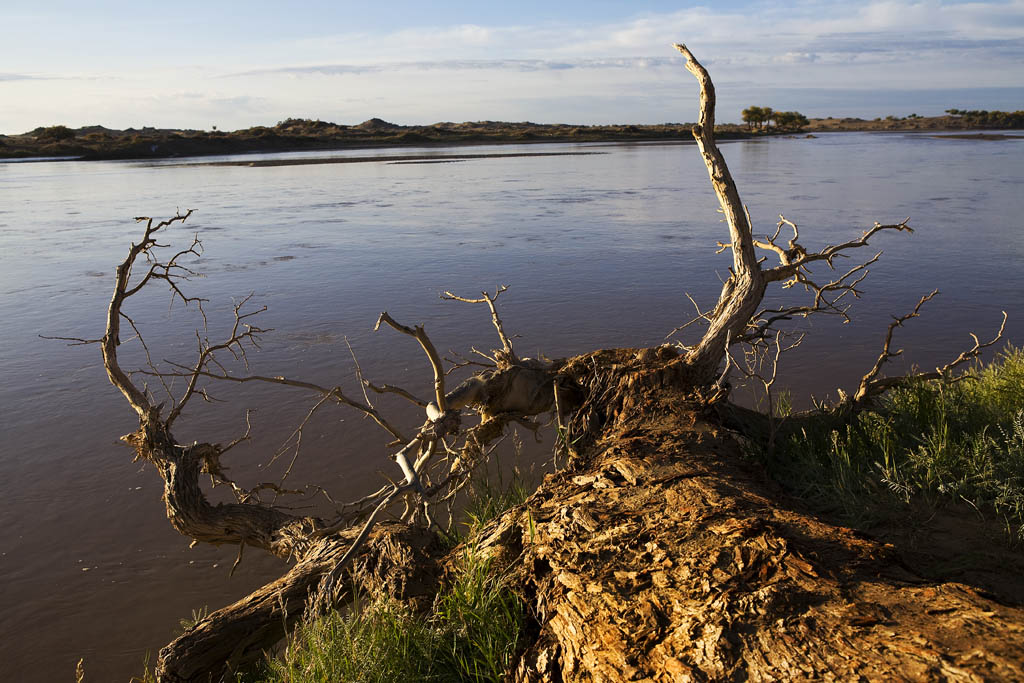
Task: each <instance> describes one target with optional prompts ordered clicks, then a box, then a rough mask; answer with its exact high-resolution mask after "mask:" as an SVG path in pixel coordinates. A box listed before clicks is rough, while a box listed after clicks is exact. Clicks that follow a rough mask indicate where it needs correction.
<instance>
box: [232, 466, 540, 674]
mask: <svg viewBox="0 0 1024 683" xmlns="http://www.w3.org/2000/svg"><path fill="white" fill-rule="evenodd" d="M528 494H529V491H528V490H527V488H526V486H525V484H524V482H523V480H522V479H521V477H520V476H519V474H518V473H514V474H513V477H512V481H511V482H510V483H508V484H504V483H503V482H502V481H501V479H500V478H498V479H497V481H496V482H495V481H494V480H491V479H490V478H488V477H487V476H486V474H484V475H482V476H481V477H480V478H478V479H477V480H476V481H475V482H474V486H473V490H472V493H471V495H470V500H469V503H468V505H467V509H466V511H465V515H466V520H467V521H466V526H467V527H468V531H467V534H466V537H467V539H468V540H467V541H466V542H465V543H464V545H463V547H462V551H461V553H462V554H461V556H460V557H459V558H458V561H457V563H456V566H455V569H454V571H453V572H452V576H450V577H449V582H448V584H447V586H445V588H444V589H443V590H442V591H441V593H440V594H439V595H438V596H437V599H436V600H435V603H434V609H433V611H432V612H431V613H430V614H429V615H427V616H420V615H416V614H413V613H412V612H411V611H410V610H409V609H407V608H406V607H404V606H402V605H401V604H399V603H397V602H395V601H393V600H391V599H390V598H387V597H378V598H374V599H372V600H369V601H362V600H357V601H356V603H355V604H354V605H353V606H352V608H351V610H350V611H349V612H348V613H340V612H334V613H331V614H329V615H327V616H325V617H322V618H320V619H317V620H315V621H313V622H310V623H304V624H301V625H300V626H299V627H298V629H296V631H295V633H294V634H293V635H292V636H291V637H290V638H289V640H288V644H287V647H286V648H285V651H284V653H283V654H282V655H281V656H280V657H279V658H276V659H271V660H269V661H268V662H267V663H266V672H265V673H264V674H263V675H261V676H258V677H255V678H253V679H250V680H259V681H261V683H328V682H332V683H333V682H335V681H359V682H360V683H374V682H378V681H379V682H381V683H384V682H390V681H427V682H431V681H436V682H438V683H456V682H471V683H488V682H494V683H498V682H500V681H501V680H502V679H503V678H504V676H505V673H506V671H507V670H508V669H509V668H510V667H511V666H512V664H513V661H514V657H515V655H516V653H517V651H518V648H519V643H520V638H521V633H522V631H523V628H524V625H525V623H526V618H527V614H526V607H525V605H524V603H523V601H522V600H521V599H520V598H519V596H518V595H517V594H516V593H515V592H513V591H512V590H511V589H510V588H509V586H508V580H507V577H506V576H504V575H503V574H502V573H501V571H499V570H498V568H497V567H495V566H493V563H492V562H491V560H490V559H489V558H487V557H486V556H484V555H483V554H482V553H480V552H479V551H478V550H477V548H476V546H475V545H474V544H473V540H472V539H473V536H474V535H475V534H476V533H477V532H478V531H479V530H480V529H481V528H482V527H483V526H484V525H485V524H486V523H487V522H488V521H490V520H491V519H494V518H495V517H497V516H498V515H500V514H501V513H502V512H504V511H505V510H507V509H508V508H511V507H513V506H514V505H517V504H519V503H521V502H522V501H524V500H525V499H526V498H527V496H528Z"/></svg>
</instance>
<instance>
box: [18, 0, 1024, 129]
mask: <svg viewBox="0 0 1024 683" xmlns="http://www.w3.org/2000/svg"><path fill="white" fill-rule="evenodd" d="M0 26H3V27H4V29H3V36H4V39H3V41H0V133H19V132H24V131H26V130H29V129H31V128H34V127H35V126H38V125H52V124H56V123H63V124H66V125H71V126H81V125H91V124H103V125H106V126H109V127H115V128H124V127H129V126H136V127H138V126H143V125H153V126H159V127H191V128H204V129H209V128H210V127H212V126H214V125H216V126H218V127H219V128H221V129H235V128H240V127H247V126H250V125H260V124H270V125H272V124H273V123H275V122H277V121H279V120H281V119H284V118H287V117H289V116H297V117H309V118H322V119H326V120H332V121H338V122H341V123H358V122H360V121H363V120H365V119H367V118H370V117H373V116H378V117H381V118H384V119H387V120H389V121H394V122H396V123H403V124H414V123H433V122H436V121H464V120H480V119H492V120H531V121H538V122H548V123H557V122H563V123H661V122H665V121H692V120H694V119H695V118H696V103H695V99H696V97H695V95H696V85H695V84H694V82H693V79H692V77H690V76H689V74H688V73H686V72H685V71H684V70H683V69H682V66H681V61H680V59H679V58H678V56H677V55H676V53H675V52H674V51H673V50H672V49H671V47H670V46H669V44H670V43H671V42H673V41H682V42H685V43H687V44H688V45H689V46H690V48H691V49H692V50H693V51H694V53H695V54H696V55H697V56H698V58H699V59H701V60H702V61H703V62H704V63H705V65H706V66H707V67H708V68H709V70H710V71H711V74H712V77H713V78H714V79H715V82H716V84H717V85H718V90H719V103H720V115H719V118H720V120H726V121H729V120H732V121H736V120H738V119H739V112H740V110H741V109H742V108H744V107H746V106H749V105H751V104H759V105H765V106H771V107H774V108H776V109H797V110H799V111H801V112H803V113H805V114H807V115H809V116H828V115H835V116H844V115H851V116H864V117H874V116H884V115H887V114H897V115H906V114H909V113H918V114H922V115H928V114H938V113H941V112H942V110H944V109H946V108H948V107H957V108H961V109H963V108H979V109H1024V0H978V1H971V2H950V1H941V0H920V1H918V0H867V1H865V2H833V1H832V0H798V1H794V2H770V1H769V2H761V1H753V2H750V1H748V2H740V1H736V0H732V1H724V2H722V1H719V2H715V3H696V2H630V3H626V2H610V1H607V0H590V1H589V2H581V1H577V0H562V1H559V2H550V1H549V2H534V1H532V0H530V1H521V2H516V3H481V2H479V0H478V1H477V2H434V3H430V2H423V1H420V2H406V1H401V2H387V1H384V2H378V3H371V2H366V0H362V1H361V2H358V3H357V2H346V1H335V2H327V1H317V2H292V3H283V2H280V0H277V1H276V2H268V1H263V0H253V1H250V2H246V3H240V2H216V1H215V0H210V1H208V2H196V1H194V0H184V1H180V2H174V3H151V2H145V0H137V1H135V2H120V1H118V2H103V1H102V0H100V1H98V2H94V3H82V2H68V1H66V0H59V1H55V2H54V1H51V2H46V1H45V0H36V2H25V1H24V0H3V1H2V2H0Z"/></svg>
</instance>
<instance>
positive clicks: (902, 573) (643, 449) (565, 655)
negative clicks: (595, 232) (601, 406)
mask: <svg viewBox="0 0 1024 683" xmlns="http://www.w3.org/2000/svg"><path fill="white" fill-rule="evenodd" d="M591 358H593V359H594V365H595V368H596V372H599V373H604V374H605V375H606V378H607V380H608V382H607V383H608V384H609V385H610V386H615V387H617V388H618V391H613V392H610V393H609V402H608V404H607V407H608V411H607V420H606V422H605V424H604V426H603V427H602V428H601V430H600V431H599V433H598V434H597V437H596V439H595V441H594V443H593V445H592V446H590V447H588V448H586V449H585V451H584V452H583V453H582V454H581V455H580V457H579V458H578V459H577V460H576V463H577V465H576V467H574V468H572V469H569V470H566V471H563V472H559V473H558V474H557V475H551V476H549V478H548V479H547V480H546V481H545V482H544V484H543V486H542V487H541V488H540V489H539V490H538V491H537V492H536V493H535V494H534V495H533V496H532V497H531V498H530V499H529V500H528V501H527V502H526V503H525V504H524V505H522V506H521V507H519V508H517V509H516V510H513V511H511V512H510V513H509V514H508V515H506V516H505V517H504V518H503V519H501V520H499V521H498V522H496V523H495V524H494V525H493V526H492V527H491V528H489V529H488V530H487V532H486V540H485V541H484V542H483V543H482V547H484V548H489V549H490V550H491V552H493V553H495V554H496V555H497V556H500V557H504V558H508V559H512V558H515V561H514V562H512V563H511V566H512V567H515V568H517V569H515V570H514V571H517V572H518V573H517V574H516V576H517V581H518V586H519V590H520V591H521V592H522V594H523V595H526V596H528V600H529V603H530V606H531V608H532V609H533V612H534V614H536V615H537V621H538V630H539V633H538V635H537V636H536V638H535V639H533V641H532V642H531V643H530V644H529V646H528V647H527V649H526V652H525V653H524V655H523V657H522V659H521V661H520V662H519V665H518V668H517V670H516V672H515V680H517V681H621V680H650V681H687V680H761V681H774V680H809V679H823V680H915V681H917V680H953V681H981V680H1022V679H1024V609H1022V608H1021V607H1019V606H1009V605H1006V604H1002V603H1000V602H999V601H998V600H996V599H993V597H992V596H990V595H987V594H986V593H985V592H984V591H981V590H978V589H976V588H972V587H971V586H968V585H963V584H957V583H936V582H933V581H928V580H925V579H923V578H922V577H920V576H918V575H916V574H915V573H914V571H913V570H912V569H910V568H908V567H905V566H903V564H902V563H901V562H900V560H899V558H898V557H897V555H896V553H895V552H894V550H893V548H892V547H891V546H887V545H884V544H882V543H880V542H877V541H874V540H872V539H870V538H868V537H866V536H864V535H862V534H859V533H857V532H855V531H852V530H850V529H846V528H841V527H837V526H833V525H830V524H827V523H824V522H822V521H820V520H818V519H816V518H815V517H814V516H812V515H810V514H808V513H807V512H806V511H805V510H803V509H802V508H801V506H800V504H799V502H797V501H794V500H791V499H788V498H786V496H784V495H783V494H782V493H781V492H780V491H779V490H778V488H777V487H776V486H774V485H773V484H771V483H770V482H769V481H767V480H766V478H765V477H764V475H763V473H762V472H760V471H759V470H758V469H757V468H756V467H754V466H752V465H751V464H749V462H745V461H744V459H743V458H742V456H741V454H740V451H739V448H738V446H737V444H736V442H735V441H734V440H733V439H732V438H731V437H730V435H729V433H728V432H726V431H725V430H724V429H722V428H721V427H719V426H718V425H717V423H716V422H715V420H714V419H713V418H711V417H710V414H708V413H705V412H703V409H702V408H701V406H700V405H698V404H695V403H693V402H692V400H691V399H690V398H689V397H688V395H687V392H686V389H687V386H686V384H685V383H681V382H680V381H679V380H680V378H682V377H684V376H685V374H686V370H685V363H683V362H682V361H680V360H679V359H668V360H663V361H657V362H655V363H651V362H650V361H649V359H650V354H644V353H643V352H633V351H629V350H620V351H617V352H608V351H605V352H601V353H597V354H592V356H591Z"/></svg>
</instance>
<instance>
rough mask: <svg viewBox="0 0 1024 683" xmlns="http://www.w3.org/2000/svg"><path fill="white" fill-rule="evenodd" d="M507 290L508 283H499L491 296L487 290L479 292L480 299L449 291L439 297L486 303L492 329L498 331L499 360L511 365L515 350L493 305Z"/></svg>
mask: <svg viewBox="0 0 1024 683" xmlns="http://www.w3.org/2000/svg"><path fill="white" fill-rule="evenodd" d="M507 290H508V285H501V286H500V287H498V288H497V289H495V290H494V295H493V296H492V295H490V294H488V293H487V292H481V294H482V295H483V297H482V298H480V299H467V298H465V297H461V296H456V295H455V294H452V293H451V292H448V291H445V293H444V294H442V295H441V298H442V299H447V300H449V301H464V302H465V303H467V304H482V303H486V304H487V307H488V308H490V309H491V322H493V324H494V329H496V330H497V331H498V339H500V340H501V346H502V353H501V357H500V359H499V360H501V362H502V363H504V364H506V365H512V364H515V363H516V362H517V359H516V355H515V352H514V351H513V350H512V340H511V338H510V337H509V336H508V335H507V334H505V327H504V325H503V324H502V322H501V318H500V317H498V309H497V307H496V306H495V305H494V302H495V301H496V300H497V299H498V297H499V296H501V294H502V292H505V291H507ZM495 355H497V354H495Z"/></svg>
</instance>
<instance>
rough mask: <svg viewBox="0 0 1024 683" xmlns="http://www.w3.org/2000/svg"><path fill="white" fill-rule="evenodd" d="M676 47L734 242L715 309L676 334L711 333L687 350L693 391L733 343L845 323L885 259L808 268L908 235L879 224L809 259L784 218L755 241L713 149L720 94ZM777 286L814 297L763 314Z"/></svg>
mask: <svg viewBox="0 0 1024 683" xmlns="http://www.w3.org/2000/svg"><path fill="white" fill-rule="evenodd" d="M675 48H676V49H677V50H678V51H679V52H680V53H682V55H683V57H684V58H685V59H686V68H687V70H688V71H689V72H690V73H692V74H693V75H694V76H695V77H696V79H697V82H698V84H699V85H700V123H699V124H698V125H696V126H694V128H693V131H692V132H693V137H694V138H695V140H696V141H697V146H698V148H699V149H700V152H701V156H702V157H703V159H704V164H705V166H707V169H708V175H709V176H710V178H711V185H712V187H713V188H714V191H715V195H716V196H717V197H718V203H719V205H720V206H721V209H722V213H723V214H724V215H725V220H726V223H727V224H728V226H729V237H730V240H729V242H719V243H718V245H719V252H721V251H724V250H726V249H729V250H731V251H732V256H733V265H732V267H731V268H729V278H728V279H727V280H726V281H725V283H724V285H723V286H722V291H721V293H720V295H719V298H718V303H717V304H716V305H715V307H714V308H713V309H711V310H708V311H703V312H702V311H701V310H700V308H699V307H698V308H697V314H698V315H697V317H696V318H694V319H693V320H691V321H690V322H689V323H687V324H686V325H682V326H680V327H678V328H676V330H673V332H672V334H674V333H675V332H677V331H680V330H682V329H685V328H686V327H689V325H692V324H694V323H697V322H701V321H704V322H706V323H707V325H708V328H707V330H706V331H705V333H704V335H703V337H701V339H700V341H699V342H698V343H697V344H695V345H694V346H692V347H688V350H687V354H686V362H687V363H688V364H689V365H690V366H691V367H692V369H693V371H694V373H693V377H692V379H693V381H694V383H695V384H697V385H710V384H712V383H713V381H714V379H715V378H716V377H717V376H718V374H719V373H718V370H717V369H718V367H719V364H720V363H721V361H722V360H723V358H724V357H725V356H726V354H727V348H728V346H729V345H731V344H740V343H748V344H751V343H753V344H757V343H767V340H769V339H771V332H772V331H773V325H775V324H776V323H778V322H781V321H784V320H790V319H792V318H793V317H797V316H800V317H807V316H809V315H812V314H815V313H831V314H836V315H841V316H843V317H844V318H845V317H846V306H847V304H846V302H845V301H844V299H846V297H848V296H851V295H852V297H857V296H859V294H860V291H859V290H858V289H857V285H859V284H860V282H861V281H863V279H864V278H865V277H866V276H867V272H868V271H867V268H868V266H870V265H871V264H873V263H874V262H875V261H877V260H878V258H879V256H880V255H881V252H879V253H878V254H876V255H875V256H873V257H871V258H869V259H868V260H866V261H864V262H862V263H860V264H859V265H856V266H854V267H852V268H850V269H848V270H846V271H845V272H841V274H839V275H837V276H834V277H831V278H829V279H828V280H827V281H826V280H821V279H812V278H811V277H810V275H811V270H810V268H809V266H810V265H811V264H815V263H818V262H823V263H824V264H825V265H826V266H828V268H829V269H830V270H833V269H834V267H835V264H834V262H835V260H836V259H837V258H841V257H845V256H846V254H845V253H844V252H846V251H848V250H851V249H857V248H860V247H863V246H866V245H867V244H868V240H869V239H871V238H872V237H873V236H874V235H875V234H876V233H878V232H881V231H883V230H896V231H901V232H903V231H905V232H911V230H910V228H909V226H908V225H907V221H906V220H904V221H902V222H900V223H896V224H892V225H882V224H879V223H875V225H874V227H872V228H871V229H870V230H867V231H865V232H864V233H863V234H862V235H861V236H860V237H858V238H856V239H853V240H850V241H847V242H844V243H842V244H838V245H828V246H826V247H825V248H823V249H821V250H820V251H817V252H811V251H808V250H807V249H806V248H805V247H804V246H803V245H801V244H800V243H799V241H798V240H799V237H800V231H799V228H797V226H796V224H795V223H793V222H792V221H789V220H787V219H786V218H785V217H781V216H780V221H779V223H778V225H777V226H776V229H775V233H774V235H771V236H766V237H765V239H764V240H757V239H754V237H753V231H752V226H751V221H750V215H749V213H748V212H747V210H746V207H745V206H744V205H743V203H742V201H741V200H740V195H739V192H738V191H737V189H736V183H735V182H734V181H733V179H732V175H731V174H730V173H729V167H728V165H727V164H726V162H725V158H724V157H723V156H722V154H721V152H720V151H719V149H718V146H717V144H716V143H715V135H714V123H715V89H714V85H713V84H712V82H711V77H710V76H709V75H708V72H707V70H706V69H705V68H704V67H703V66H701V64H700V63H699V62H698V61H697V60H696V58H695V57H694V56H693V54H692V53H691V52H690V51H689V49H687V48H686V46H684V45H681V44H676V45H675ZM784 226H788V227H789V228H791V229H792V231H793V237H792V238H791V239H789V240H788V244H780V243H779V241H778V240H779V236H780V235H781V233H782V229H783V227H784ZM756 249H761V250H765V251H769V252H772V253H773V254H774V255H775V256H776V257H777V258H778V261H779V264H778V265H777V266H773V267H768V268H765V267H763V266H762V263H763V262H764V261H765V260H766V259H765V258H760V259H759V258H758V257H757V252H756ZM780 281H786V282H785V283H784V284H783V287H792V286H794V285H797V284H799V285H802V286H803V287H804V288H805V290H806V291H808V292H809V293H810V294H811V295H812V299H811V301H810V302H809V303H807V304H802V305H797V306H785V307H780V308H777V309H771V308H765V309H760V310H759V306H760V305H761V301H762V300H763V298H764V295H765V291H766V289H767V285H768V284H770V283H772V282H780ZM691 301H692V299H691ZM694 305H695V306H696V304H694Z"/></svg>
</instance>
